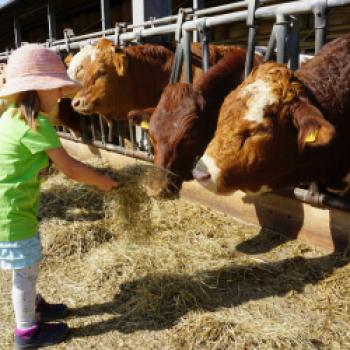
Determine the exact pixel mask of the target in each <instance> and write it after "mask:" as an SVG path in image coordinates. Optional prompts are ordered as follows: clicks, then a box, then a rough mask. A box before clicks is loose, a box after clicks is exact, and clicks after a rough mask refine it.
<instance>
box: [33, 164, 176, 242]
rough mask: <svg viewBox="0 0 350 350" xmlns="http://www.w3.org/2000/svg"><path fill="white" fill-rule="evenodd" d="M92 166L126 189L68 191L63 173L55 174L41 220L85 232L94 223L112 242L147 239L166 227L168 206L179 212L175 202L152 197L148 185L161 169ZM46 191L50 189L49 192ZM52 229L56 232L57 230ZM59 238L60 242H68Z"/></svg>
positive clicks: (72, 188) (48, 185) (76, 188)
mask: <svg viewBox="0 0 350 350" xmlns="http://www.w3.org/2000/svg"><path fill="white" fill-rule="evenodd" d="M88 165H91V166H93V167H94V168H97V169H99V170H100V171H102V172H103V173H106V174H108V175H109V176H111V177H112V178H114V179H116V180H117V181H119V182H121V183H122V186H121V187H120V188H118V189H113V190H111V191H109V192H105V193H104V192H101V191H98V190H97V189H95V188H94V187H91V186H85V185H82V184H79V183H71V184H69V185H68V187H69V190H68V191H67V184H68V181H69V180H68V179H66V178H65V177H64V175H62V174H60V173H58V174H55V176H54V179H55V180H54V183H53V184H52V183H51V181H52V179H53V178H51V179H50V178H48V179H46V182H47V183H46V182H44V184H43V186H42V190H43V191H42V197H41V201H42V205H41V208H40V212H39V216H40V217H42V218H43V219H46V218H52V217H56V218H57V217H58V218H62V219H64V220H65V221H74V222H75V223H76V225H78V226H79V227H81V229H82V230H83V231H86V230H85V228H84V229H83V228H82V226H83V225H86V223H85V224H84V222H86V221H88V222H90V225H91V222H92V221H94V222H95V223H94V226H96V225H97V226H98V227H95V228H94V230H97V231H99V232H100V233H101V232H105V233H106V234H104V235H103V236H106V237H108V240H109V239H110V237H124V238H128V239H131V240H147V239H149V238H150V236H151V235H152V234H154V233H155V232H156V231H159V227H160V226H161V227H164V220H166V218H164V215H163V213H162V210H163V209H164V208H165V207H166V208H167V209H166V210H168V209H169V208H168V207H170V209H171V208H173V209H175V204H174V203H172V201H171V200H166V199H164V198H154V197H152V196H150V195H149V189H148V188H147V185H146V182H147V179H148V178H149V177H152V176H154V175H155V174H157V172H158V173H159V172H160V171H161V170H160V169H159V168H156V167H154V166H152V165H147V164H140V163H136V164H134V165H132V166H125V167H123V168H121V169H118V170H114V169H111V168H110V167H108V166H106V164H105V163H103V162H101V161H100V160H94V161H93V162H89V163H88ZM46 188H49V189H50V190H49V191H45V189H46ZM101 226H103V227H101ZM50 229H52V230H56V229H55V228H54V227H51V228H50ZM80 233H81V231H80ZM56 236H57V235H56ZM56 238H57V239H58V241H59V242H64V241H66V240H64V239H61V238H60V237H56ZM90 238H91V237H90ZM55 241H56V239H55ZM53 243H54V242H52V245H54V244H53ZM56 243H57V242H56ZM56 243H55V244H56Z"/></svg>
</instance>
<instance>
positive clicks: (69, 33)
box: [63, 28, 74, 52]
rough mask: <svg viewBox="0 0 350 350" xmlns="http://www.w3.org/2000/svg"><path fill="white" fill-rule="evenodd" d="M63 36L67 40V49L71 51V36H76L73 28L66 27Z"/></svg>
mask: <svg viewBox="0 0 350 350" xmlns="http://www.w3.org/2000/svg"><path fill="white" fill-rule="evenodd" d="M63 36H64V39H65V41H66V50H67V52H70V37H71V36H74V32H73V29H71V28H65V29H63Z"/></svg>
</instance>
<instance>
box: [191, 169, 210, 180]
mask: <svg viewBox="0 0 350 350" xmlns="http://www.w3.org/2000/svg"><path fill="white" fill-rule="evenodd" d="M192 174H193V177H194V178H195V179H196V180H197V181H200V182H202V181H208V180H210V174H209V173H208V171H206V170H202V169H197V168H195V169H193V171H192Z"/></svg>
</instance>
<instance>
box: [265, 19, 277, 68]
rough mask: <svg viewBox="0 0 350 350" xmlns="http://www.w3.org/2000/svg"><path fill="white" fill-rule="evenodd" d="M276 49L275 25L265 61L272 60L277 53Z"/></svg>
mask: <svg viewBox="0 0 350 350" xmlns="http://www.w3.org/2000/svg"><path fill="white" fill-rule="evenodd" d="M275 48H276V27H275V25H273V27H272V31H271V34H270V39H269V43H268V44H267V49H266V52H265V57H264V61H270V60H272V58H273V54H274V52H275Z"/></svg>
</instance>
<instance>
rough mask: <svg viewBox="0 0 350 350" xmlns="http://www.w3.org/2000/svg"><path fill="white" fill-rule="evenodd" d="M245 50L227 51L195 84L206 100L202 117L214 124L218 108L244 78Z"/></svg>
mask: <svg viewBox="0 0 350 350" xmlns="http://www.w3.org/2000/svg"><path fill="white" fill-rule="evenodd" d="M244 64H245V50H244V49H239V51H238V52H237V51H234V52H230V53H227V54H226V55H225V56H224V57H223V58H222V59H221V60H220V61H219V62H218V63H217V64H216V65H215V66H213V67H212V68H211V69H209V70H208V72H207V73H206V74H205V75H204V76H203V77H202V78H201V79H200V80H199V82H198V83H197V84H195V86H194V88H195V89H196V90H199V91H200V92H201V93H202V96H203V97H204V99H205V101H206V106H205V110H204V116H203V117H204V118H205V119H206V121H208V119H210V120H211V121H212V123H213V124H214V123H215V124H214V125H215V126H216V122H217V119H218V114H219V109H220V107H221V104H222V102H223V101H224V99H225V97H226V96H227V95H228V94H229V92H230V91H231V90H233V89H235V88H236V87H237V86H238V85H239V84H240V83H241V82H242V81H243V79H244Z"/></svg>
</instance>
